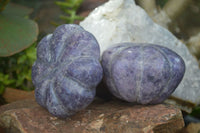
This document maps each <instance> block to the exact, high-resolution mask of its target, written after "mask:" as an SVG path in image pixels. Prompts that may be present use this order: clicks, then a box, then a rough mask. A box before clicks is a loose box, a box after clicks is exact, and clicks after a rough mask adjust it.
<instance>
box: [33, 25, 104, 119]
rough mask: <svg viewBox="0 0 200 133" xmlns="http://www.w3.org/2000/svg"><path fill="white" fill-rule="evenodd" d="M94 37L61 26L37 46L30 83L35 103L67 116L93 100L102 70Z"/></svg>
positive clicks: (80, 28)
mask: <svg viewBox="0 0 200 133" xmlns="http://www.w3.org/2000/svg"><path fill="white" fill-rule="evenodd" d="M99 59H100V48H99V45H98V43H97V41H96V39H95V37H94V36H93V35H92V34H91V33H89V32H87V31H85V30H84V29H83V28H82V27H80V26H78V25H75V24H65V25H61V26H59V27H58V28H56V30H55V31H54V32H53V34H50V35H47V36H46V37H44V38H43V39H42V40H41V41H40V43H39V44H38V47H37V60H36V62H35V63H34V65H33V67H32V81H33V84H34V86H35V98H36V101H37V102H38V104H40V105H41V106H43V107H45V108H47V109H48V111H49V112H50V113H51V114H53V115H54V116H58V117H63V118H65V117H67V116H70V115H73V114H74V113H76V112H77V111H79V110H82V109H84V108H85V107H86V106H88V105H89V104H90V103H91V102H92V101H93V99H94V96H95V92H96V90H95V88H96V86H97V84H98V83H99V82H100V81H101V79H102V75H103V70H102V67H101V64H100V62H99Z"/></svg>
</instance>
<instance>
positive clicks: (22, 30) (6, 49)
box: [0, 7, 38, 57]
mask: <svg viewBox="0 0 200 133" xmlns="http://www.w3.org/2000/svg"><path fill="white" fill-rule="evenodd" d="M13 8H15V7H13ZM8 9H9V11H7V10H8ZM17 9H18V8H16V9H13V10H12V11H11V9H10V8H6V9H5V10H4V11H3V12H2V13H1V14H0V56H2V57H5V56H10V55H13V54H15V53H18V52H20V51H22V50H24V49H26V48H28V47H29V46H30V45H31V44H33V43H34V42H35V41H36V40H37V35H38V26H37V24H36V23H35V22H34V21H32V20H29V19H26V18H24V17H22V16H24V15H27V14H28V13H30V11H29V10H26V11H25V10H24V11H25V12H22V11H23V10H20V9H19V12H17V11H16V13H15V10H17Z"/></svg>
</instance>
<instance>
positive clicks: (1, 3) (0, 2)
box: [0, 0, 9, 12]
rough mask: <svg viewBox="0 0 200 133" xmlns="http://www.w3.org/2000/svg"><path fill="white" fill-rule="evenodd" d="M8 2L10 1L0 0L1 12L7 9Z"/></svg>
mask: <svg viewBox="0 0 200 133" xmlns="http://www.w3.org/2000/svg"><path fill="white" fill-rule="evenodd" d="M8 2H9V0H0V12H1V11H3V10H4V9H5V6H6V5H7V3H8Z"/></svg>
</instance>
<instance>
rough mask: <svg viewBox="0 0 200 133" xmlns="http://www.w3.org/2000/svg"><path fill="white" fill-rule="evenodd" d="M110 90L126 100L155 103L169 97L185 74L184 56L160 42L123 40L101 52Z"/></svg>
mask: <svg viewBox="0 0 200 133" xmlns="http://www.w3.org/2000/svg"><path fill="white" fill-rule="evenodd" d="M102 66H103V70H104V78H105V82H106V84H107V86H108V88H109V90H110V92H111V93H112V94H113V95H114V96H116V97H118V98H120V99H122V100H125V101H128V102H133V103H139V104H158V103H161V102H163V101H164V100H165V99H166V98H168V97H169V96H170V95H171V93H172V92H173V91H174V90H175V89H176V87H177V86H178V84H179V83H180V82H181V80H182V78H183V76H184V73H185V63H184V61H183V59H182V58H181V57H180V56H179V55H178V54H176V53H175V52H173V51H172V50H170V49H168V48H166V47H162V46H159V45H151V44H135V43H124V44H119V45H118V46H116V47H112V48H109V49H107V50H106V51H105V52H104V53H103V57H102Z"/></svg>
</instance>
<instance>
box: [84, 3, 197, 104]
mask: <svg viewBox="0 0 200 133" xmlns="http://www.w3.org/2000/svg"><path fill="white" fill-rule="evenodd" d="M80 25H81V26H82V27H84V28H85V29H86V30H88V31H89V32H91V33H93V34H94V36H95V37H96V38H97V41H98V42H99V44H100V49H101V54H102V53H103V51H104V50H106V49H107V48H109V47H111V46H114V44H116V43H120V42H137V43H142V42H143V43H154V44H158V45H162V46H165V47H168V48H170V49H172V50H174V51H176V52H177V53H178V54H179V55H180V56H181V57H182V58H183V59H184V61H185V63H186V72H185V76H184V78H183V80H182V82H181V83H180V85H179V86H178V88H177V89H176V91H175V92H174V93H173V94H172V95H173V96H175V97H176V98H179V99H182V100H184V101H187V102H191V103H194V104H200V70H199V67H198V63H197V61H196V59H195V58H194V57H193V56H192V55H191V54H190V53H189V51H188V49H187V47H186V46H185V45H184V44H183V43H181V42H180V41H179V40H178V39H177V38H176V37H175V36H174V35H172V34H171V33H170V32H169V31H168V30H167V29H165V28H163V27H161V26H159V25H158V24H156V23H154V22H153V21H152V20H151V18H150V17H149V16H148V15H147V13H146V12H145V11H144V10H143V9H142V8H140V7H139V6H137V5H136V4H135V2H134V1H133V0H110V1H109V2H107V3H105V4H104V5H102V6H100V7H98V8H96V9H95V10H94V11H93V12H91V13H90V15H89V16H88V17H87V18H86V19H85V20H84V21H82V22H81V23H80Z"/></svg>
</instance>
